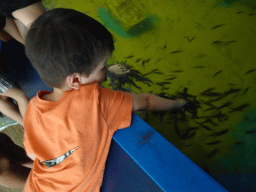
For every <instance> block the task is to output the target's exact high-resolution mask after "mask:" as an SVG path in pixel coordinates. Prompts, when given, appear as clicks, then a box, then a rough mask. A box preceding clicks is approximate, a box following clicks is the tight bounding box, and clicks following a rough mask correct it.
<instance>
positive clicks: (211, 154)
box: [207, 148, 218, 158]
mask: <svg viewBox="0 0 256 192" xmlns="http://www.w3.org/2000/svg"><path fill="white" fill-rule="evenodd" d="M217 152H218V148H216V149H214V150H213V151H212V152H211V153H210V154H209V155H207V158H210V157H212V156H213V155H215V154H216V153H217Z"/></svg>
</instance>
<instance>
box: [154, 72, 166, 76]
mask: <svg viewBox="0 0 256 192" xmlns="http://www.w3.org/2000/svg"><path fill="white" fill-rule="evenodd" d="M154 73H155V74H158V75H163V74H164V73H162V72H154Z"/></svg>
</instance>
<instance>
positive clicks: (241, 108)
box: [230, 103, 250, 112]
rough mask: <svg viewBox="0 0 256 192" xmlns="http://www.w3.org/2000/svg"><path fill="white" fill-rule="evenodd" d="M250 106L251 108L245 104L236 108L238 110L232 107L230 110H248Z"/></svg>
mask: <svg viewBox="0 0 256 192" xmlns="http://www.w3.org/2000/svg"><path fill="white" fill-rule="evenodd" d="M249 106H250V104H249V103H245V104H243V105H240V106H239V107H236V108H231V107H230V109H232V110H233V111H232V112H235V111H242V110H244V109H246V108H247V107H249Z"/></svg>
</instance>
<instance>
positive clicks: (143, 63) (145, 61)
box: [142, 59, 151, 67]
mask: <svg viewBox="0 0 256 192" xmlns="http://www.w3.org/2000/svg"><path fill="white" fill-rule="evenodd" d="M150 60H151V59H148V60H146V59H145V60H143V61H142V65H143V66H144V67H145V63H148V62H149V61H150Z"/></svg>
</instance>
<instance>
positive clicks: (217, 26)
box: [212, 24, 226, 29]
mask: <svg viewBox="0 0 256 192" xmlns="http://www.w3.org/2000/svg"><path fill="white" fill-rule="evenodd" d="M225 25H226V24H221V25H216V26H214V27H213V28H212V29H216V28H219V27H222V26H225Z"/></svg>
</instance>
